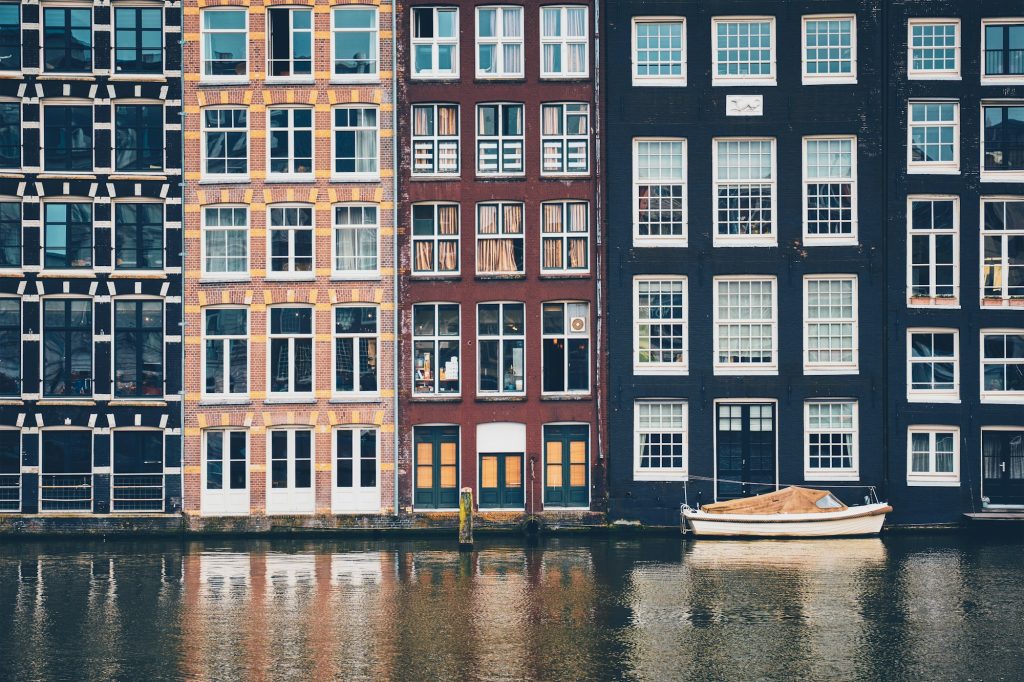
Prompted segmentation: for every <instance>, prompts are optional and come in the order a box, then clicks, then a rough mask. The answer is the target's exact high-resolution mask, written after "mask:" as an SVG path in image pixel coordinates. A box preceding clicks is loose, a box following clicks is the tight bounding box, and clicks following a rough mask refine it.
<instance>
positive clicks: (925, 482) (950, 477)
mask: <svg viewBox="0 0 1024 682" xmlns="http://www.w3.org/2000/svg"><path fill="white" fill-rule="evenodd" d="M940 433H951V434H952V435H953V471H950V472H938V471H936V470H935V459H936V455H937V452H936V449H935V440H936V438H935V437H936V436H937V435H938V434H940ZM915 434H926V435H927V436H928V471H913V466H914V450H913V443H914V435H915ZM907 485H908V486H928V487H933V488H939V487H947V488H959V487H960V427H958V426H939V425H930V424H913V425H911V426H908V427H907Z"/></svg>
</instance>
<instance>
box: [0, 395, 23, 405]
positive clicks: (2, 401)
mask: <svg viewBox="0 0 1024 682" xmlns="http://www.w3.org/2000/svg"><path fill="white" fill-rule="evenodd" d="M24 404H25V401H24V400H22V399H21V398H19V397H17V396H8V397H5V398H0V405H5V406H18V405H24Z"/></svg>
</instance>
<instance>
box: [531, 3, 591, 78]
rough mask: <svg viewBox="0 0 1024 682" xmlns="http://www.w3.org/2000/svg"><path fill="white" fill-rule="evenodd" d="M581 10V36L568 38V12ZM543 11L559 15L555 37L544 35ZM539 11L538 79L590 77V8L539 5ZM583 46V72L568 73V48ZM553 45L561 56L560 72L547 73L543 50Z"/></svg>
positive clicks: (584, 6) (582, 6)
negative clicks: (554, 12) (559, 29)
mask: <svg viewBox="0 0 1024 682" xmlns="http://www.w3.org/2000/svg"><path fill="white" fill-rule="evenodd" d="M570 9H573V10H576V9H582V10H583V31H584V34H583V36H582V37H581V36H568V34H567V31H568V21H567V17H568V10H570ZM545 10H548V11H550V10H558V11H559V13H560V17H559V22H558V23H559V26H560V28H561V34H560V35H557V36H547V35H544V12H545ZM538 11H539V24H538V26H539V31H540V77H541V79H542V80H557V79H562V80H566V79H580V78H588V77H589V76H590V8H589V7H587V6H586V5H541V7H540V9H539V10H538ZM580 43H582V44H583V70H582V71H569V70H568V69H569V66H568V64H569V59H568V56H569V47H570V46H573V45H579V44H580ZM549 45H553V46H557V48H558V51H559V53H560V55H561V63H562V70H561V71H548V70H546V69H545V68H544V48H545V47H547V46H549Z"/></svg>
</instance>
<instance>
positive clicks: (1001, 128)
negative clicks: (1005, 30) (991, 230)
mask: <svg viewBox="0 0 1024 682" xmlns="http://www.w3.org/2000/svg"><path fill="white" fill-rule="evenodd" d="M1021 30H1022V32H1024V26H1021ZM1022 53H1024V49H1022ZM981 110H982V118H983V119H984V125H985V130H984V134H983V135H982V140H981V149H982V152H981V156H982V160H983V165H982V169H981V170H982V175H983V176H984V175H986V174H993V176H995V177H997V178H998V179H1002V180H1005V179H1019V180H1021V181H1024V102H1015V103H1013V104H1012V105H1006V104H999V105H995V104H983V105H982V107H981ZM1008 176H1012V178H1008Z"/></svg>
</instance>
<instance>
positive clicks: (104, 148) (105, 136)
mask: <svg viewBox="0 0 1024 682" xmlns="http://www.w3.org/2000/svg"><path fill="white" fill-rule="evenodd" d="M97 111H99V108H98V107H97ZM93 145H94V147H93V148H94V150H95V151H94V156H93V163H94V164H95V166H96V168H112V167H113V166H112V165H111V164H112V159H113V146H112V143H111V136H110V131H109V130H93Z"/></svg>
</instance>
